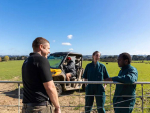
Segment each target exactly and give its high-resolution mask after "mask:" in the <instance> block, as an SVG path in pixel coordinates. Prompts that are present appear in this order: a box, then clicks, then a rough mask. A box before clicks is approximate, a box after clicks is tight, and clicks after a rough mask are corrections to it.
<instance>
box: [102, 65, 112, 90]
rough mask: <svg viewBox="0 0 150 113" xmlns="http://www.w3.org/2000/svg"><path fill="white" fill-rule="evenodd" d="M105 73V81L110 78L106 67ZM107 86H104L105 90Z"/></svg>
mask: <svg viewBox="0 0 150 113" xmlns="http://www.w3.org/2000/svg"><path fill="white" fill-rule="evenodd" d="M103 73H104V79H107V78H110V77H109V74H108V72H107V69H106V67H104V69H103ZM106 86H107V84H104V88H106Z"/></svg>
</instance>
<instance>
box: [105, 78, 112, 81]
mask: <svg viewBox="0 0 150 113" xmlns="http://www.w3.org/2000/svg"><path fill="white" fill-rule="evenodd" d="M104 81H113V80H112V78H106V79H105V80H104Z"/></svg>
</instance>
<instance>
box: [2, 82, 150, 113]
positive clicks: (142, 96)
mask: <svg viewBox="0 0 150 113" xmlns="http://www.w3.org/2000/svg"><path fill="white" fill-rule="evenodd" d="M0 83H15V84H18V105H0V107H4V106H7V107H18V113H20V107H22V106H21V105H20V96H21V95H22V94H20V84H22V82H21V81H0ZM54 83H59V84H65V83H75V84H109V85H110V95H106V96H109V97H110V105H107V106H104V107H108V106H109V108H113V107H111V106H112V104H111V101H112V97H111V92H112V89H111V87H112V84H123V83H119V82H109V81H54ZM133 84H140V85H141V93H142V95H140V96H134V97H136V98H141V100H142V105H141V107H134V108H141V110H142V113H143V112H144V108H149V107H144V106H143V105H144V97H147V98H148V97H150V96H147V95H144V93H143V92H144V89H143V85H144V84H150V82H135V83H133ZM79 92H80V90H79ZM0 95H4V94H0ZM9 95H14V94H9ZM63 96H69V95H63ZM71 96H79V98H80V97H81V96H85V95H80V94H79V95H71ZM88 96H94V95H88ZM96 96H102V95H96ZM116 97H122V96H116ZM129 97H132V96H129ZM79 104H80V100H79ZM61 107H78V106H61ZM80 107H85V106H80ZM123 108H126V107H123ZM93 110H94V109H93ZM79 112H80V109H79Z"/></svg>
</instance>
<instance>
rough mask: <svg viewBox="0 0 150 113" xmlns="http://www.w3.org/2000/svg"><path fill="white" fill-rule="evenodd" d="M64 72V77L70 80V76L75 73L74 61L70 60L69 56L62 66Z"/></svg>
mask: <svg viewBox="0 0 150 113" xmlns="http://www.w3.org/2000/svg"><path fill="white" fill-rule="evenodd" d="M64 69H65V73H66V79H67V81H70V77H72V76H75V75H76V68H75V64H74V62H73V61H72V60H71V58H70V57H67V65H66V66H64Z"/></svg>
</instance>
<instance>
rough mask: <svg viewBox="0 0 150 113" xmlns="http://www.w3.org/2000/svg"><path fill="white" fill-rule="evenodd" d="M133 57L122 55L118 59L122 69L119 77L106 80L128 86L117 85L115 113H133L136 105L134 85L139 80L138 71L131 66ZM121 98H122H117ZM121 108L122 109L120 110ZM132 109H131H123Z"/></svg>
mask: <svg viewBox="0 0 150 113" xmlns="http://www.w3.org/2000/svg"><path fill="white" fill-rule="evenodd" d="M130 63H131V56H130V54H128V53H122V54H120V55H119V57H118V66H119V67H120V68H121V70H120V72H119V74H118V76H116V77H113V78H108V79H105V81H117V82H121V83H127V84H117V85H116V90H115V94H114V98H113V105H114V107H115V108H114V110H115V113H131V112H132V110H133V107H134V104H135V90H136V85H135V84H132V83H134V82H136V81H137V79H138V72H137V69H136V68H134V67H133V66H131V65H130ZM117 96H121V97H117ZM119 107H120V108H119ZM121 107H130V108H121Z"/></svg>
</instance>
